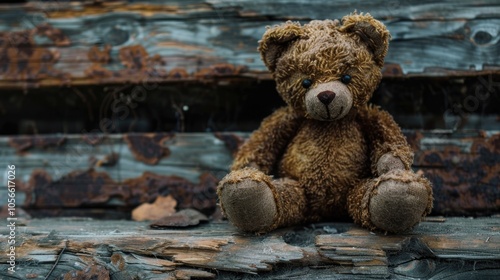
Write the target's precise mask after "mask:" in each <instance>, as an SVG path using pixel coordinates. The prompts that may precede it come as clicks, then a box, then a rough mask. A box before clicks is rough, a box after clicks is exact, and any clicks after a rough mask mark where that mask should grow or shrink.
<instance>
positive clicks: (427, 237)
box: [0, 217, 500, 280]
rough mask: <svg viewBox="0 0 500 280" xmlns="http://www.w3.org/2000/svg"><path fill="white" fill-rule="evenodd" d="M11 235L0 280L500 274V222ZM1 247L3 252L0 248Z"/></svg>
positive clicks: (213, 226)
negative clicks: (378, 229)
mask: <svg viewBox="0 0 500 280" xmlns="http://www.w3.org/2000/svg"><path fill="white" fill-rule="evenodd" d="M0 234H2V235H4V236H5V235H6V234H8V233H7V229H6V228H2V229H0ZM16 238H17V240H16V242H17V243H16V245H17V247H16V261H17V267H16V272H15V274H8V272H7V264H6V262H7V257H6V255H5V254H2V255H0V278H1V279H45V277H46V276H47V275H48V274H49V273H50V278H49V279H99V280H101V279H207V278H208V279H210V278H220V279H234V278H235V277H237V278H246V279H252V278H260V279H262V278H264V279H266V278H268V279H271V278H273V279H274V278H276V277H279V278H294V277H295V278H296V279H304V277H306V278H311V277H320V278H334V279H339V278H342V279H346V278H348V279H366V278H388V277H404V279H419V278H424V279H429V278H431V277H435V278H436V279H442V278H450V279H452V278H455V277H466V276H474V277H476V278H477V279H492V277H493V276H495V275H498V274H499V273H500V251H499V248H500V217H491V218H481V219H467V218H450V219H446V220H445V221H444V222H436V221H431V222H423V223H421V224H420V225H419V226H418V227H417V228H416V229H415V230H414V231H413V232H412V233H410V234H407V235H384V234H381V233H373V232H369V231H367V230H365V229H362V228H359V227H357V226H355V225H353V224H340V223H329V224H316V225H310V226H308V227H301V228H287V229H281V230H278V231H274V232H272V233H269V234H267V235H262V236H255V235H251V234H243V233H241V232H238V231H237V230H236V229H235V228H234V227H232V226H231V225H229V224H228V223H225V222H222V223H215V222H211V223H208V224H204V225H201V226H198V227H194V228H190V229H185V230H178V229H175V230H173V229H170V230H154V229H150V228H149V227H148V224H147V223H145V222H133V221H98V220H91V219H35V220H27V221H25V224H24V225H23V226H20V227H19V230H18V235H17V236H16ZM0 248H1V250H2V251H4V252H6V251H7V243H5V242H4V243H2V244H1V245H0ZM51 270H52V271H51ZM89 277H90V278H89ZM92 277H93V278H92Z"/></svg>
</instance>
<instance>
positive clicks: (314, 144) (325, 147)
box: [279, 119, 370, 216]
mask: <svg viewBox="0 0 500 280" xmlns="http://www.w3.org/2000/svg"><path fill="white" fill-rule="evenodd" d="M279 174H280V177H288V178H292V179H295V180H297V181H299V182H300V183H301V184H304V185H305V189H306V192H307V193H309V195H308V198H309V200H310V201H309V203H310V205H311V207H312V208H313V209H314V208H315V206H316V207H317V208H319V209H321V208H328V209H332V208H331V207H336V208H338V207H340V208H341V209H343V208H344V207H345V203H346V199H347V198H346V197H347V193H348V190H349V189H350V188H352V187H353V186H354V185H355V184H358V183H359V182H360V181H361V180H362V179H364V178H367V177H369V176H370V157H369V150H368V146H367V142H366V139H365V137H364V134H363V131H362V128H361V126H360V125H359V124H358V123H357V122H356V120H355V119H347V120H340V121H333V122H321V121H316V120H304V121H303V123H302V124H301V126H300V127H299V129H298V131H297V134H296V135H295V137H294V138H293V139H292V140H291V141H290V143H289V145H288V147H287V148H286V150H285V153H284V155H283V157H282V160H281V162H280V164H279ZM325 201H326V202H325ZM315 202H317V204H318V205H315ZM330 212H331V211H329V212H328V213H330ZM342 212H343V211H342ZM328 213H327V215H328V216H330V214H331V213H330V214H328ZM338 214H339V216H342V214H345V213H338ZM321 216H324V215H321Z"/></svg>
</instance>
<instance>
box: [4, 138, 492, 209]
mask: <svg viewBox="0 0 500 280" xmlns="http://www.w3.org/2000/svg"><path fill="white" fill-rule="evenodd" d="M405 134H406V136H407V139H408V141H409V142H410V144H411V146H412V147H413V149H414V151H415V162H414V165H413V167H414V170H415V171H417V172H423V174H424V175H425V176H426V177H427V178H429V179H430V180H431V182H432V184H433V188H434V196H435V204H434V214H441V215H443V214H446V215H488V214H492V213H498V212H499V210H500V190H499V188H498V186H499V185H500V177H499V176H500V145H499V143H500V133H499V132H498V131H489V132H462V133H460V132H455V133H452V132H450V131H448V132H447V131H442V132H438V131H434V132H431V131H414V130H410V131H406V132H405ZM246 137H248V133H216V134H212V133H177V134H169V133H156V134H155V133H146V134H123V135H119V134H112V135H103V134H83V135H62V134H61V135H47V136H12V137H1V138H0V151H1V153H2V154H1V157H0V165H1V166H3V167H2V168H3V169H4V170H5V168H6V166H7V165H11V164H14V165H15V166H16V180H17V181H16V182H17V184H18V185H17V203H18V205H19V206H22V207H23V208H24V209H26V210H27V211H28V212H29V213H31V214H32V215H34V216H37V217H40V216H54V215H91V216H101V217H102V216H103V215H105V216H104V217H115V218H116V216H112V214H111V213H114V212H113V211H115V214H117V215H118V214H120V213H121V214H120V215H121V216H120V215H118V217H129V215H130V210H131V209H132V208H133V207H136V206H137V205H139V204H141V203H144V202H152V201H154V199H155V198H156V197H157V196H158V195H165V196H166V195H169V194H171V195H172V196H173V197H174V199H176V201H177V202H178V207H179V208H196V209H199V210H202V211H204V212H205V213H207V214H210V213H211V212H212V211H213V210H214V209H215V206H216V205H215V204H216V199H217V197H216V195H215V188H216V185H217V182H218V180H219V179H220V178H222V177H223V176H224V175H225V174H226V173H227V172H228V170H229V166H230V164H231V161H232V154H233V153H234V152H235V151H236V150H237V149H238V147H239V145H241V144H242V143H243V141H244V139H245V138H246ZM130 139H134V140H133V141H131V140H130ZM6 174H7V173H6V172H2V173H1V175H0V178H1V179H2V180H4V181H5V180H6V178H5V176H6ZM6 195H7V189H6V188H1V189H0V196H2V197H4V196H6ZM5 203H6V202H5V201H0V205H5ZM82 207H85V208H82ZM85 209H86V210H85ZM113 209H114V210H113ZM78 212H79V214H78ZM115 214H113V215H115ZM106 215H107V216H106Z"/></svg>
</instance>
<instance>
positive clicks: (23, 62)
mask: <svg viewBox="0 0 500 280" xmlns="http://www.w3.org/2000/svg"><path fill="white" fill-rule="evenodd" d="M35 35H42V36H46V37H48V38H49V39H51V40H52V41H53V42H54V44H55V45H56V46H68V45H70V44H71V42H70V40H69V38H68V37H67V36H65V35H64V34H63V33H62V31H61V30H59V29H56V28H53V27H52V26H50V25H49V24H41V25H39V26H37V27H35V28H33V29H31V30H25V31H16V32H0V60H1V61H2V67H1V68H0V74H3V75H4V79H12V80H38V79H45V78H59V79H61V80H62V81H63V82H65V83H67V82H68V81H69V79H70V78H71V76H70V75H69V74H68V73H63V72H61V71H59V70H56V69H54V65H55V64H56V63H57V62H58V61H59V58H60V53H59V51H57V50H52V49H49V48H43V47H39V46H37V45H36V43H35V40H34V36H35Z"/></svg>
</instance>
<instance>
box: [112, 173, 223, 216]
mask: <svg viewBox="0 0 500 280" xmlns="http://www.w3.org/2000/svg"><path fill="white" fill-rule="evenodd" d="M217 183H218V179H217V178H215V176H213V175H212V174H210V173H203V174H201V175H200V180H199V183H198V184H196V183H192V182H190V181H188V180H186V179H184V178H181V177H178V176H163V175H158V174H154V173H151V172H145V173H143V174H142V176H141V177H138V178H132V179H127V180H125V181H124V182H123V183H122V184H123V185H124V188H127V189H129V190H130V196H129V197H127V203H128V204H132V205H138V204H140V203H143V202H151V201H153V200H154V199H155V198H156V197H157V196H158V195H162V196H167V195H172V196H173V198H174V199H175V200H176V201H177V206H178V207H179V208H180V209H185V208H193V209H197V210H200V211H202V212H204V213H206V212H213V210H214V208H215V206H216V202H217V194H216V188H217Z"/></svg>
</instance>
